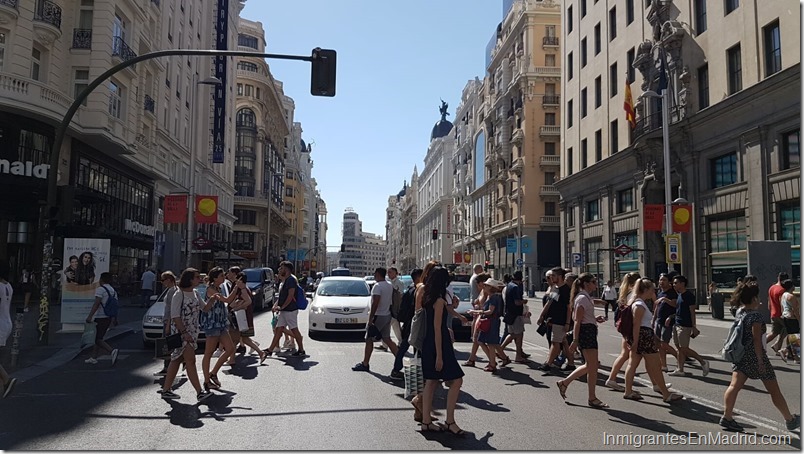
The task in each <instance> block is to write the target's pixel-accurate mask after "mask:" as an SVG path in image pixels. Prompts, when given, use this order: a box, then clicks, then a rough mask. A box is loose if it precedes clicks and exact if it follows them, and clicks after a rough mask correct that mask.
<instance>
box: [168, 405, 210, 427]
mask: <svg viewBox="0 0 804 454" xmlns="http://www.w3.org/2000/svg"><path fill="white" fill-rule="evenodd" d="M168 403H169V404H170V410H169V411H168V412H166V413H165V414H166V415H167V416H168V418H169V419H170V423H171V424H173V425H176V426H179V427H184V428H185V429H198V428H199V427H203V426H204V422H203V421H201V409H200V408H199V404H195V405H189V404H183V403H181V402H179V401H178V400H169V401H168Z"/></svg>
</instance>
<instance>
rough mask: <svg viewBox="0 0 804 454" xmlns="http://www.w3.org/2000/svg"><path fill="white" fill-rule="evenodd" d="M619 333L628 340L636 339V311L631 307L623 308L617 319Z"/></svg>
mask: <svg viewBox="0 0 804 454" xmlns="http://www.w3.org/2000/svg"><path fill="white" fill-rule="evenodd" d="M616 326H617V332H618V333H620V334H621V335H622V336H623V337H624V338H625V339H626V340H633V337H634V311H633V309H632V308H631V306H629V305H625V306H622V307H621V308H620V311H619V315H618V319H617V324H616Z"/></svg>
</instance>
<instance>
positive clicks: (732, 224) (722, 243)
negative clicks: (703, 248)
mask: <svg viewBox="0 0 804 454" xmlns="http://www.w3.org/2000/svg"><path fill="white" fill-rule="evenodd" d="M746 238H747V237H746V230H745V216H742V215H739V216H734V217H730V218H722V219H713V220H710V221H709V252H729V251H741V250H744V249H746V245H747V244H748V242H747V240H746Z"/></svg>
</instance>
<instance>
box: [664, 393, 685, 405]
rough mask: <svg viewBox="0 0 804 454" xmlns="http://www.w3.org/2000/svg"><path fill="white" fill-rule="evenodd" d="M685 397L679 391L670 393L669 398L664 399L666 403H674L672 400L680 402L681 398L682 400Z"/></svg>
mask: <svg viewBox="0 0 804 454" xmlns="http://www.w3.org/2000/svg"><path fill="white" fill-rule="evenodd" d="M683 398H684V396H682V395H681V394H679V393H670V395H669V396H667V399H663V400H664V401H665V403H668V404H669V403H672V402H678V401H679V400H681V399H683Z"/></svg>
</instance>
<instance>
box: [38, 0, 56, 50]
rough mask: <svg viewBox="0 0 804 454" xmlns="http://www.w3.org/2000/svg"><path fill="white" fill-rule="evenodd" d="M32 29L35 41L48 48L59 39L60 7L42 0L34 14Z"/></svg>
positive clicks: (47, 0) (48, 0)
mask: <svg viewBox="0 0 804 454" xmlns="http://www.w3.org/2000/svg"><path fill="white" fill-rule="evenodd" d="M33 27H34V32H35V37H36V40H37V41H40V42H41V43H43V44H45V45H47V46H49V45H51V44H52V43H53V41H55V40H57V39H59V38H61V7H60V6H59V5H57V4H55V3H53V2H51V1H50V0H42V1H40V2H39V4H38V5H37V7H36V12H34V20H33Z"/></svg>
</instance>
